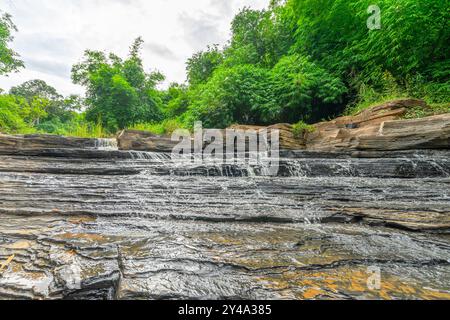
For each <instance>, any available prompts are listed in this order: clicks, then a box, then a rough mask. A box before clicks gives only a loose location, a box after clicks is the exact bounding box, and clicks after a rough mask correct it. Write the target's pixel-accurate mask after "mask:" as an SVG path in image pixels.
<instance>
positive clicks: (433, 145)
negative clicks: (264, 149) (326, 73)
mask: <svg viewBox="0 0 450 320" xmlns="http://www.w3.org/2000/svg"><path fill="white" fill-rule="evenodd" d="M411 108H427V105H426V103H425V102H424V101H421V100H416V99H400V100H395V101H391V102H388V103H385V104H383V105H380V106H375V107H373V108H369V109H366V110H364V111H362V112H360V113H359V114H357V115H355V116H345V117H340V118H337V119H335V120H333V121H328V122H321V123H318V124H315V125H314V130H312V131H311V132H309V131H308V132H307V131H304V132H303V133H300V136H296V135H295V134H294V131H293V126H292V125H290V124H276V125H273V126H269V127H262V126H251V125H234V126H231V127H230V128H228V129H227V130H231V131H233V130H235V131H241V132H242V131H248V130H253V131H256V132H257V133H258V134H262V133H263V132H264V131H267V132H268V138H269V141H270V137H271V132H272V131H273V130H278V131H279V133H280V149H282V150H310V151H324V152H354V151H395V150H397V151H398V150H418V149H449V148H450V114H442V115H437V116H432V117H427V118H422V119H413V120H404V119H403V117H404V116H405V114H406V113H407V112H408V110H409V109H411ZM222 133H223V136H224V137H225V130H222ZM118 140H119V147H120V149H121V150H141V151H154V152H171V150H172V148H173V147H174V146H175V145H176V144H177V142H173V141H171V139H170V137H167V136H158V135H154V134H151V133H148V132H142V131H130V130H125V131H123V132H122V133H121V134H120V135H119V137H118ZM224 144H226V140H225V141H224ZM225 149H226V147H225V146H224V150H225Z"/></svg>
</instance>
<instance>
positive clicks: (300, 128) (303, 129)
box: [292, 121, 316, 139]
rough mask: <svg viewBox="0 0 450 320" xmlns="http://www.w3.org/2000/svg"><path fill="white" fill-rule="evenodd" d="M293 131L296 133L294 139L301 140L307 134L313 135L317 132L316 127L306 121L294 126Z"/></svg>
mask: <svg viewBox="0 0 450 320" xmlns="http://www.w3.org/2000/svg"><path fill="white" fill-rule="evenodd" d="M292 131H293V133H294V137H295V138H297V139H300V138H302V137H303V135H304V134H305V133H308V132H309V133H312V132H315V131H316V127H314V126H313V125H310V124H307V123H305V122H304V121H300V122H298V123H296V124H294V125H293V126H292Z"/></svg>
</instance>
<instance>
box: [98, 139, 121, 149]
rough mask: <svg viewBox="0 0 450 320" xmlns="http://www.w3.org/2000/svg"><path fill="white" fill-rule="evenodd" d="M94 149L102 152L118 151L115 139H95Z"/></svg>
mask: <svg viewBox="0 0 450 320" xmlns="http://www.w3.org/2000/svg"><path fill="white" fill-rule="evenodd" d="M95 149H97V150H103V151H116V150H119V147H118V143H117V139H97V140H96V141H95Z"/></svg>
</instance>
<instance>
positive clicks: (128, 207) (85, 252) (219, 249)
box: [0, 151, 450, 300]
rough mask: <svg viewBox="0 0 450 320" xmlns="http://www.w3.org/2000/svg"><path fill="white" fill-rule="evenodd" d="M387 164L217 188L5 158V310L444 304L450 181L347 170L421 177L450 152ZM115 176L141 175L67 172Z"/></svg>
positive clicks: (150, 165)
mask: <svg viewBox="0 0 450 320" xmlns="http://www.w3.org/2000/svg"><path fill="white" fill-rule="evenodd" d="M393 154H395V155H396V158H391V159H387V160H386V161H384V162H383V161H381V162H379V161H380V159H353V158H350V157H349V156H346V157H343V156H342V158H341V159H339V160H333V159H332V158H318V157H319V156H320V153H312V152H308V153H306V154H305V153H299V154H295V153H292V154H291V156H296V157H297V158H298V159H294V160H291V161H287V163H286V165H287V166H291V169H292V171H291V173H292V175H291V176H290V178H289V179H287V178H285V177H247V176H242V177H241V176H236V175H233V176H227V175H223V176H220V177H211V176H209V175H208V172H205V171H204V172H203V175H202V174H200V173H199V172H198V171H196V170H197V169H196V167H191V168H190V167H189V166H188V165H186V164H180V163H173V164H172V163H171V162H169V161H163V160H162V161H153V160H151V161H148V160H146V161H141V160H139V161H129V160H110V161H106V160H101V161H92V160H85V161H80V160H79V159H61V158H53V159H45V158H39V157H33V158H25V157H0V164H1V167H2V172H0V266H4V267H1V270H0V299H252V300H253V299H256V300H260V299H450V283H449V282H448V281H447V279H449V278H450V241H449V237H448V233H449V231H450V211H449V194H448V191H447V190H448V189H449V188H448V186H449V183H450V180H449V178H448V176H446V175H445V172H444V171H441V175H440V176H437V177H434V178H426V179H399V177H400V176H397V177H396V178H395V179H391V178H388V177H386V176H384V177H383V178H373V177H370V178H369V177H365V176H364V175H363V174H361V173H362V170H360V171H359V174H358V171H354V170H353V169H352V168H356V167H360V168H362V167H367V168H370V167H371V166H372V167H373V168H374V169H373V172H381V170H382V168H383V167H389V169H388V171H390V170H391V169H390V168H391V167H392V166H393V167H395V163H396V162H398V163H399V164H400V163H403V165H406V164H407V163H408V161H411V166H409V167H408V168H409V170H411V172H415V171H419V170H420V169H419V168H420V167H421V166H422V165H421V164H420V163H423V162H428V165H431V164H432V163H433V161H436V166H438V167H442V165H443V163H444V164H445V163H448V161H449V160H448V159H449V157H448V152H446V151H440V152H436V153H432V154H430V155H427V154H428V153H427V152H420V153H418V155H417V158H416V157H415V156H414V155H412V154H410V155H405V154H404V153H403V152H399V153H392V154H391V155H393ZM327 156H329V155H327ZM301 157H303V158H301ZM397 157H398V158H397ZM427 157H428V159H427ZM438 158H439V159H438ZM297 160H298V161H297ZM438 160H439V161H438ZM414 161H417V163H419V164H418V165H415V164H414ZM445 161H447V162H445ZM320 166H322V168H320ZM120 167H124V168H135V169H139V170H140V171H141V174H136V175H133V176H129V175H124V176H120V177H111V176H109V175H108V173H107V172H105V174H101V175H99V176H96V177H95V179H94V178H93V177H91V176H87V175H80V174H75V172H73V170H74V169H77V170H84V169H86V170H90V169H96V168H103V169H105V170H108V169H109V168H120ZM21 168H30V171H27V172H26V173H23V172H20V170H21ZM33 168H34V169H35V171H36V172H37V173H33V172H32V171H31V169H33ZM47 168H59V169H60V170H61V172H73V173H74V174H63V175H62V174H60V173H58V172H55V171H53V172H45V170H46V169H47ZM308 168H309V170H312V171H311V172H310V173H311V174H312V175H311V176H308V175H306V176H302V175H301V173H302V172H304V171H307V170H306V169H308ZM325 168H326V170H325ZM43 169H44V170H43ZM181 169H184V171H185V173H186V175H182V174H180V175H178V174H176V173H177V172H176V170H181ZM304 169H305V170H304ZM164 170H165V171H166V173H165V174H164V175H161V174H160V172H159V171H164ZM358 170H359V169H358ZM194 171H195V172H194ZM296 172H297V173H298V174H299V176H298V177H295V176H293V175H294V173H296ZM331 172H333V173H334V174H339V172H341V176H340V178H336V177H335V176H334V175H331V176H329V174H330V173H331ZM352 172H353V173H354V174H355V176H352ZM399 174H402V172H401V171H400V172H399ZM412 231H414V232H412ZM369 267H372V268H373V267H377V268H380V269H381V270H382V281H381V287H380V289H379V290H370V289H369V288H368V287H367V282H368V280H369V277H370V276H371V275H372V273H370V272H368V268H369Z"/></svg>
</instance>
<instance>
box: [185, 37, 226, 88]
mask: <svg viewBox="0 0 450 320" xmlns="http://www.w3.org/2000/svg"><path fill="white" fill-rule="evenodd" d="M222 62H223V54H222V52H220V50H219V48H218V46H217V45H214V46H208V48H207V49H206V50H205V51H200V52H198V53H196V54H194V55H193V56H192V57H191V58H190V59H188V61H187V63H186V71H187V78H188V82H189V84H190V85H191V86H195V85H198V84H201V83H205V82H207V81H208V79H209V78H211V76H212V74H213V72H214V70H216V69H217V67H218V66H219V65H221V64H222Z"/></svg>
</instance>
